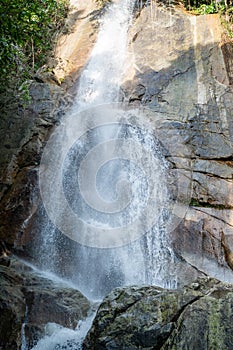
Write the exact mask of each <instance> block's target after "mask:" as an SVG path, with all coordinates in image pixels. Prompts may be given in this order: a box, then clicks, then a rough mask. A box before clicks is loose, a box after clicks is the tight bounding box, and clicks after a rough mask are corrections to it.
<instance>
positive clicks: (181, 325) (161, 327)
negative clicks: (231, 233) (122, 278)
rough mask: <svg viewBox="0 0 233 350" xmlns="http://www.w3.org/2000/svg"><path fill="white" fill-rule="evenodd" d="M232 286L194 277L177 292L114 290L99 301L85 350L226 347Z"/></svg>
mask: <svg viewBox="0 0 233 350" xmlns="http://www.w3.org/2000/svg"><path fill="white" fill-rule="evenodd" d="M232 312H233V286H232V285H227V284H224V283H221V282H219V281H218V280H215V279H211V278H204V279H201V278H199V279H198V280H197V281H196V282H194V283H192V284H191V285H188V286H186V287H184V288H183V289H180V290H165V289H161V288H158V287H151V286H145V287H136V286H135V287H125V288H122V289H120V288H119V289H115V290H114V291H113V292H112V293H110V294H109V295H108V296H107V297H106V298H105V299H104V301H103V302H102V304H101V305H100V307H99V309H98V312H97V315H96V318H95V320H94V322H93V325H92V328H91V330H90V331H89V333H88V335H87V337H86V339H85V341H84V349H85V350H136V349H145V350H159V349H161V350H181V349H182V350H188V349H198V350H219V349H221V350H227V349H229V350H230V349H232V347H233V337H232V332H233V324H232Z"/></svg>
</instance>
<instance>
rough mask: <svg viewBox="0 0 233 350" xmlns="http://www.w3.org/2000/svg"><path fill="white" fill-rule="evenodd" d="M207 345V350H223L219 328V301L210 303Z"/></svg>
mask: <svg viewBox="0 0 233 350" xmlns="http://www.w3.org/2000/svg"><path fill="white" fill-rule="evenodd" d="M208 326H209V334H208V343H209V349H211V350H219V349H224V344H223V333H224V330H223V329H222V326H221V304H220V301H219V300H213V301H212V302H211V303H210V314H209V317H208Z"/></svg>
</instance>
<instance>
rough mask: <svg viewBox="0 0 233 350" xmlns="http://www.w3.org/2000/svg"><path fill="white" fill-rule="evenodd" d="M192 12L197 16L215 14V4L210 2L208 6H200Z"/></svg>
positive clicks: (216, 10)
mask: <svg viewBox="0 0 233 350" xmlns="http://www.w3.org/2000/svg"><path fill="white" fill-rule="evenodd" d="M194 12H195V13H196V14H199V15H209V14H211V13H217V12H218V9H217V8H216V5H215V3H213V2H212V3H211V4H209V5H207V4H201V6H200V7H198V8H197V9H195V10H194Z"/></svg>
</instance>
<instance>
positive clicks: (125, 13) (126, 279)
mask: <svg viewBox="0 0 233 350" xmlns="http://www.w3.org/2000/svg"><path fill="white" fill-rule="evenodd" d="M134 3H135V0H119V1H117V2H114V3H113V4H111V6H109V8H108V9H107V11H106V13H105V16H104V18H103V21H102V24H101V27H100V32H99V35H98V39H97V42H96V44H95V47H94V49H93V51H92V54H91V57H90V60H89V63H88V64H87V66H86V67H85V69H84V71H83V73H82V74H81V77H80V80H79V86H78V91H77V95H76V97H75V100H74V103H73V106H72V110H71V111H70V114H71V115H76V114H78V113H79V114H80V115H81V116H83V117H85V113H87V114H88V113H89V112H88V110H90V108H91V113H92V111H93V115H94V118H95V119H96V115H95V112H94V110H95V109H96V110H97V111H98V113H97V116H98V115H99V114H100V113H105V114H108V113H110V109H111V108H110V109H109V107H108V108H107V109H106V107H103V109H102V107H101V105H102V104H106V103H109V104H112V103H116V102H118V99H119V96H118V95H119V89H120V84H121V80H122V76H123V74H124V69H125V68H124V67H126V54H127V32H128V28H129V26H130V22H131V18H132V13H133V7H134ZM114 106H115V105H113V109H114V108H115V107H114ZM117 111H118V112H119V113H118V112H117V113H118V114H117V118H118V120H120V121H121V122H120V123H119V122H118V123H116V122H115V123H109V124H108V123H106V120H107V119H106V118H105V119H104V120H105V122H104V123H102V124H101V122H100V123H99V125H98V126H96V125H94V127H93V126H92V125H90V126H89V128H87V129H86V130H87V131H86V132H85V133H84V134H83V135H81V136H80V137H79V139H78V140H75V142H73V143H71V145H70V143H69V140H70V138H72V137H73V133H74V128H75V125H74V118H73V117H70V116H66V118H65V119H64V120H63V124H64V125H66V127H65V132H62V133H61V134H60V136H59V138H57V141H56V145H57V150H58V149H59V154H57V152H54V153H52V155H53V156H52V157H51V161H53V162H54V163H55V164H56V163H58V164H59V157H60V158H62V157H63V158H62V159H63V160H64V161H63V163H62V166H63V169H60V172H61V177H62V183H61V182H60V181H56V179H55V180H54V179H52V178H51V179H50V178H49V176H47V178H46V181H47V183H49V185H48V186H47V187H46V186H45V192H47V193H48V192H49V195H48V197H46V200H45V199H44V198H43V199H44V203H45V202H46V201H47V202H49V204H48V205H47V204H46V203H45V208H46V210H47V209H48V208H49V210H50V211H52V216H53V220H52V221H53V224H52V223H51V222H48V223H47V222H44V223H43V224H42V225H41V226H42V229H43V238H42V241H41V249H40V251H39V253H38V256H40V264H41V267H42V269H45V270H46V269H47V270H50V271H53V272H57V273H60V274H61V273H62V272H61V270H62V268H61V265H64V263H66V258H67V259H69V262H67V266H68V267H67V268H66V269H65V272H64V273H66V274H68V276H66V277H68V278H70V279H71V280H72V282H74V283H75V284H76V285H77V288H78V289H79V290H80V291H81V292H83V293H84V294H85V295H87V296H88V297H89V298H90V299H100V298H102V297H103V296H104V295H106V294H107V293H108V292H109V291H110V290H111V289H113V288H114V287H117V286H123V285H131V284H157V285H160V286H163V287H175V285H176V278H175V276H173V275H172V273H171V271H170V270H169V268H168V264H169V262H171V261H172V259H173V255H172V251H171V249H170V248H169V244H168V239H167V236H166V228H165V221H166V220H168V217H167V215H168V213H167V212H166V209H164V208H166V204H167V203H168V202H169V199H170V198H169V192H168V189H167V184H166V172H167V164H166V161H165V160H164V157H163V155H162V151H161V145H160V144H159V142H158V140H157V139H156V138H155V137H154V135H153V132H151V133H150V132H149V133H148V131H147V130H146V129H144V128H143V127H142V128H140V127H138V125H137V118H138V120H139V119H140V115H139V116H137V112H135V113H133V112H132V111H131V110H130V109H128V110H127V108H126V109H124V108H121V106H120V105H119V107H118V108H117ZM132 115H133V116H132ZM84 119H85V118H83V123H85V120H84ZM90 120H91V119H88V122H89V123H90ZM134 122H135V123H134ZM78 128H79V126H78ZM116 139H119V140H121V142H120V143H119V144H118V143H117V144H115V146H114V148H112V149H111V147H110V146H111V145H112V141H113V140H116ZM125 140H127V141H128V142H131V144H130V145H131V146H129V147H128V146H127V147H125V146H124V141H125ZM131 140H133V141H131ZM99 144H101V150H100V151H99V152H97V151H98V145H99ZM136 144H138V145H143V147H144V148H145V149H146V153H143V151H142V150H141V147H139V148H138V147H136V146H135V145H136ZM125 148H127V150H126V149H125ZM136 148H137V149H136ZM63 149H65V150H66V151H65V152H64V156H63V151H62V150H63ZM92 149H94V150H96V153H93V154H94V156H93V158H92V162H89V163H88V164H89V165H88V167H86V168H85V164H86V163H85V161H86V158H88V156H89V154H92V153H91V150H92ZM67 150H68V151H67ZM126 151H127V152H126ZM122 152H123V153H122ZM124 152H126V153H127V155H128V156H127V157H123V159H120V157H119V154H121V153H122V154H124ZM135 154H136V157H135ZM148 154H151V155H152V156H153V158H154V163H155V164H154V166H153V167H152V168H151V169H150V164H148V162H149V158H147V157H148ZM99 158H100V160H99ZM93 159H94V160H93ZM96 159H97V160H96ZM102 159H103V160H102ZM131 159H134V162H132V161H131ZM135 159H136V160H135ZM95 162H96V163H95ZM137 163H141V165H142V169H141V170H140V168H139V166H138V165H140V164H137ZM83 164H84V165H83ZM97 165H98V166H97ZM82 167H83V169H84V170H83V171H84V176H83V178H81V179H80V177H79V175H78V172H77V169H78V170H80V168H82ZM147 168H148V169H147ZM96 169H97V170H96ZM85 171H86V173H85ZM145 172H146V173H147V174H149V179H147V181H146V180H145V179H144V178H145ZM92 173H93V174H94V175H95V176H94V180H95V186H96V188H92V185H91V183H89V181H91V180H93V176H91V175H92ZM77 178H78V179H79V180H80V181H79V182H78V181H77ZM150 178H153V194H154V197H156V198H155V199H154V201H153V208H152V212H153V216H156V220H155V221H154V224H153V225H152V224H151V223H150V224H148V223H147V221H149V220H148V217H147V213H146V212H144V214H143V216H142V219H141V221H140V222H139V224H138V226H139V227H140V230H141V231H140V230H139V229H137V227H136V228H135V226H134V229H133V230H132V232H130V237H131V238H132V239H128V240H127V242H126V241H125V240H124V236H122V238H118V240H117V244H116V245H114V244H113V245H112V244H109V246H108V245H107V244H106V245H105V243H104V242H103V240H102V241H101V240H99V238H98V237H97V238H96V237H95V240H96V241H97V242H98V244H93V242H92V243H91V244H85V243H84V244H80V241H79V240H78V239H75V237H76V235H77V232H76V231H78V234H80V235H81V233H80V232H81V230H82V235H83V236H85V235H86V236H88V235H90V232H89V231H88V229H86V231H85V228H84V224H83V222H86V223H87V224H88V225H89V226H88V227H89V228H90V227H92V228H93V227H94V229H95V230H96V232H98V230H99V228H102V229H103V230H104V229H105V228H106V230H107V229H109V228H110V229H111V230H112V231H114V230H115V231H116V232H118V233H119V232H120V230H119V228H120V227H122V230H123V231H124V230H127V225H130V224H131V223H132V222H133V221H134V218H135V217H137V215H138V213H139V212H140V211H141V210H142V209H143V207H144V206H145V205H146V203H147V200H148V196H149V194H148V193H149V192H150V190H149V187H150V185H148V181H149V180H150ZM49 181H50V182H49ZM126 182H127V183H128V184H130V187H131V188H130V190H128V187H127V186H126V187H124V186H125V183H126ZM77 183H78V186H77ZM85 186H86V187H85ZM119 190H120V191H119ZM61 191H64V192H65V193H66V201H67V202H68V206H67V207H65V208H60V209H59V210H58V209H57V204H58V203H59V202H60V201H61V200H62V198H63V197H62V195H61ZM95 191H96V192H97V193H98V196H96V197H97V199H96V197H95V196H94V195H93V193H92V192H95ZM99 194H100V196H101V199H99ZM82 196H84V197H85V198H87V201H86V202H85V200H83V198H82ZM130 196H131V197H132V198H131V199H130V200H129V197H130ZM49 197H51V198H52V199H51V200H50V198H49ZM93 198H94V199H93ZM119 199H120V200H119ZM88 201H89V202H88ZM90 202H91V203H90ZM103 202H104V203H103ZM119 203H120V204H122V203H123V204H124V205H121V206H119V208H118V206H117V205H118V204H119ZM99 204H101V205H102V206H103V208H105V206H107V210H105V209H103V210H102V211H101V210H98V205H99ZM46 205H47V206H46ZM113 208H115V210H113ZM122 208H123V209H124V210H119V209H122ZM70 209H71V210H72V211H73V212H75V213H76V215H78V216H79V217H80V218H81V220H80V221H81V225H80V227H76V226H75V225H74V223H73V222H69V223H68V226H69V228H70V231H71V232H70V234H69V235H68V236H69V237H71V238H72V239H74V241H77V242H78V243H76V242H75V243H67V241H68V239H66V238H64V237H63V235H62V234H61V233H59V234H58V233H57V229H56V227H59V228H61V227H62V229H61V231H63V229H67V220H66V219H65V218H67V217H69V215H68V212H69V210H70ZM47 211H48V210H47ZM148 216H149V215H148ZM54 224H55V225H54ZM117 230H118V231H117ZM115 231H114V232H115ZM137 231H140V232H141V234H138V232H137ZM110 237H112V236H110ZM120 237H121V236H120ZM135 237H136V238H137V239H135ZM114 239H115V238H114ZM63 240H64V242H66V244H68V246H64V245H63V244H62V242H63ZM121 240H122V242H121ZM115 241H116V240H115ZM115 241H114V242H115ZM126 243H127V244H126ZM61 247H62V248H61ZM69 248H70V249H71V250H70V249H69ZM62 249H63V252H62V251H61V250H62ZM66 249H67V250H69V251H68V253H67V254H66V253H65V250H66ZM62 255H63V258H62V259H63V260H62V262H61V256H62ZM71 261H72V263H71V264H70V262H71ZM69 265H71V266H70V267H69ZM67 271H68V272H67ZM64 273H63V274H64ZM84 328H85V327H84ZM56 332H59V330H58V329H56V330H55V333H56ZM62 332H63V334H64V333H66V332H64V330H63V331H62ZM70 332H72V331H70ZM53 333H54V332H53ZM70 336H71V338H77V339H79V340H77V342H76V343H79V345H78V346H81V345H80V336H79V335H78V331H77V332H76V333H75V334H74V333H72V334H70V335H68V336H67V337H68V338H69V337H70ZM82 336H83V333H82ZM68 338H67V339H68ZM61 339H62V340H61V342H62V341H63V342H64V337H63V336H62V337H61ZM42 348H43V349H54V336H53V335H50V336H47V338H46V339H43V340H42V341H41V342H40V343H39V344H38V345H37V346H36V347H35V349H36V350H39V349H42ZM57 348H58V349H59V347H57ZM74 348H75V349H76V350H77V349H78V347H77V345H76V347H74Z"/></svg>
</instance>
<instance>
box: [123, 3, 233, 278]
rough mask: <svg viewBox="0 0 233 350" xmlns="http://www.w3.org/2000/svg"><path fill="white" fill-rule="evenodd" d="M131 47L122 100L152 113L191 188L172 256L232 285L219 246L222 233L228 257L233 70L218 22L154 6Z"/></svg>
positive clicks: (232, 243)
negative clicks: (187, 206)
mask: <svg viewBox="0 0 233 350" xmlns="http://www.w3.org/2000/svg"><path fill="white" fill-rule="evenodd" d="M229 46H230V44H229V43H228V44H227V47H228V48H229ZM129 47H130V53H129V58H128V59H129V61H130V62H131V64H130V65H129V66H130V67H131V70H128V71H127V74H126V76H125V81H124V83H123V85H122V96H124V99H125V100H126V101H128V102H129V104H130V105H132V106H141V105H143V106H145V107H146V108H148V109H150V111H153V113H154V117H153V118H154V124H155V129H157V133H158V136H159V138H160V140H161V142H162V143H165V145H166V146H168V147H167V149H168V150H169V151H168V153H167V154H166V155H165V156H166V158H167V159H168V160H169V161H171V163H172V166H173V167H175V168H177V169H181V171H182V172H185V176H186V178H188V179H189V181H190V183H191V184H192V193H191V192H190V200H189V202H190V206H189V209H188V210H187V213H186V215H185V217H184V220H182V221H181V222H180V224H179V225H178V226H176V227H174V230H173V232H172V235H171V239H172V241H173V246H174V248H175V251H176V253H177V254H178V255H179V256H180V257H182V258H183V259H185V260H186V261H187V262H188V263H190V264H192V265H194V266H196V267H197V268H198V269H200V270H201V271H204V272H205V273H207V274H211V275H212V276H215V277H217V278H225V279H226V281H233V275H232V273H231V271H227V270H228V266H227V265H226V263H225V260H224V256H223V249H222V245H221V239H220V236H221V231H223V232H224V234H225V236H226V241H227V242H228V244H229V247H230V248H231V249H233V235H232V234H233V226H232V217H233V215H232V214H233V211H232V210H233V209H232V208H233V161H232V160H233V158H232V156H233V147H232V146H233V144H232V141H233V124H232V116H233V94H232V93H233V88H232V85H231V84H232V71H231V68H230V67H231V66H232V64H231V56H230V55H229V54H226V50H227V49H226V43H225V42H224V41H222V29H221V25H220V20H219V17H218V16H217V15H205V16H198V17H196V16H192V15H190V14H187V13H186V12H185V11H184V10H183V9H182V8H178V7H170V8H168V7H166V6H164V5H163V4H161V3H160V4H159V3H156V2H153V1H152V2H151V4H150V6H147V7H145V8H143V9H142V10H141V12H140V15H139V16H138V17H137V18H136V19H135V21H134V23H133V25H132V27H131V31H130V44H129ZM228 51H229V50H228ZM150 115H151V113H150ZM177 135H178V136H179V139H180V140H181V141H177V140H178V137H177ZM179 142H180V145H181V147H179V146H178V144H179ZM180 191H181V192H182V188H180Z"/></svg>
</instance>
